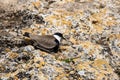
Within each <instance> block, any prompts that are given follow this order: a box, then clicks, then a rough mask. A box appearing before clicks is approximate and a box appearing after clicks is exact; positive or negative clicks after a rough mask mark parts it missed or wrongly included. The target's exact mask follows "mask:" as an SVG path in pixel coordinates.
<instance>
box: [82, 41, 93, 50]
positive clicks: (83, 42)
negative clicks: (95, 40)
mask: <svg viewBox="0 0 120 80" xmlns="http://www.w3.org/2000/svg"><path fill="white" fill-rule="evenodd" d="M81 45H82V46H83V47H84V48H86V49H88V48H90V47H91V46H93V44H92V43H91V42H90V41H81Z"/></svg>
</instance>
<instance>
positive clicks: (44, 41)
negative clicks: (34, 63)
mask: <svg viewBox="0 0 120 80" xmlns="http://www.w3.org/2000/svg"><path fill="white" fill-rule="evenodd" d="M30 38H31V40H33V41H34V42H35V44H36V45H38V46H40V47H43V48H46V49H52V48H54V47H55V46H56V45H57V44H56V42H55V38H54V37H53V36H51V35H45V36H39V35H30Z"/></svg>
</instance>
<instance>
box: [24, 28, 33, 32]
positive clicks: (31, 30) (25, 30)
mask: <svg viewBox="0 0 120 80" xmlns="http://www.w3.org/2000/svg"><path fill="white" fill-rule="evenodd" d="M25 32H29V33H32V32H33V29H31V28H25V29H23V30H22V33H25Z"/></svg>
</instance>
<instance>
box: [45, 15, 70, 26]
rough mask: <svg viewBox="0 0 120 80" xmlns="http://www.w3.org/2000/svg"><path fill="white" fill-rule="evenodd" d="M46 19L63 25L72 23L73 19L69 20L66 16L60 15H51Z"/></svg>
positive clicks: (51, 22)
mask: <svg viewBox="0 0 120 80" xmlns="http://www.w3.org/2000/svg"><path fill="white" fill-rule="evenodd" d="M45 20H46V21H48V22H49V23H50V24H52V25H53V24H54V25H55V26H62V25H67V26H70V25H71V21H67V20H66V19H65V18H64V16H60V15H50V16H48V17H46V18H45Z"/></svg>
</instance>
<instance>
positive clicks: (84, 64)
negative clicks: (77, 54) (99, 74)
mask: <svg viewBox="0 0 120 80" xmlns="http://www.w3.org/2000/svg"><path fill="white" fill-rule="evenodd" d="M90 63H91V62H81V63H79V64H78V65H77V66H76V69H77V70H84V69H89V64H90Z"/></svg>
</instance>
